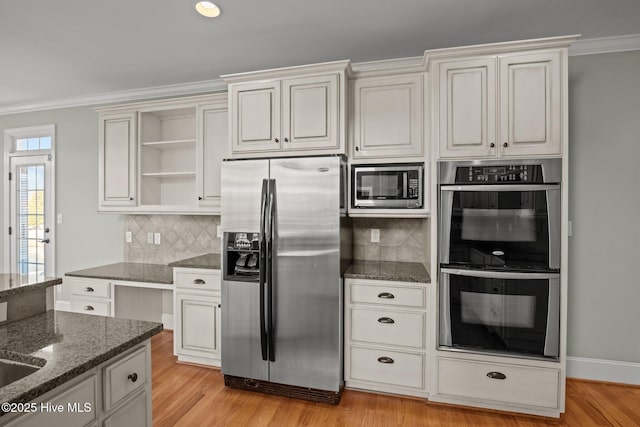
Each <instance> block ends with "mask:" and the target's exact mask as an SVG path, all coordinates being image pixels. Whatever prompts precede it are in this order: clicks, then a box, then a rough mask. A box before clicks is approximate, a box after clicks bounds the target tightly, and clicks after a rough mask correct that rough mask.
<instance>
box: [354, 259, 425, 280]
mask: <svg viewBox="0 0 640 427" xmlns="http://www.w3.org/2000/svg"><path fill="white" fill-rule="evenodd" d="M344 277H345V278H346V279H370V280H392V281H399V282H417V283H431V278H430V277H429V273H427V270H426V269H425V268H424V265H422V264H420V263H418V262H393V261H361V260H357V261H353V262H352V263H351V265H350V266H349V268H347V271H345V273H344Z"/></svg>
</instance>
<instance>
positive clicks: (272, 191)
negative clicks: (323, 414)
mask: <svg viewBox="0 0 640 427" xmlns="http://www.w3.org/2000/svg"><path fill="white" fill-rule="evenodd" d="M275 191H276V180H275V179H270V180H269V232H268V235H267V264H266V265H267V331H268V332H267V338H268V340H269V361H270V362H275V361H276V353H275V336H274V324H273V264H274V259H273V239H274V237H275V217H276V212H275V209H276V200H275V197H276V195H275Z"/></svg>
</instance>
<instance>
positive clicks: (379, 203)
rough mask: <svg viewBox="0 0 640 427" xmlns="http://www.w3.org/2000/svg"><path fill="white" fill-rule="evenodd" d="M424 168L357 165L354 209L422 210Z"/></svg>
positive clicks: (419, 166)
mask: <svg viewBox="0 0 640 427" xmlns="http://www.w3.org/2000/svg"><path fill="white" fill-rule="evenodd" d="M423 169H424V167H423V165H421V164H402V165H400V164H399V165H395V166H383V165H371V166H353V175H352V182H353V191H352V194H353V207H356V208H421V207H422V206H423V204H422V194H423V189H422V183H423Z"/></svg>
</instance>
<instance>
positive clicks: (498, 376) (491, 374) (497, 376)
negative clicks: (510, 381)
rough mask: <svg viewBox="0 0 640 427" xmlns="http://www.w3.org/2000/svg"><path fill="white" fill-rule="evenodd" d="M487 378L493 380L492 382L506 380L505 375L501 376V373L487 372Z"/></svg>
mask: <svg viewBox="0 0 640 427" xmlns="http://www.w3.org/2000/svg"><path fill="white" fill-rule="evenodd" d="M487 377H489V378H491V379H493V380H504V379H507V376H506V375H505V374H503V373H502V372H495V371H493V372H487Z"/></svg>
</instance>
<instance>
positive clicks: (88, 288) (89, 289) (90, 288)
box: [84, 286, 93, 292]
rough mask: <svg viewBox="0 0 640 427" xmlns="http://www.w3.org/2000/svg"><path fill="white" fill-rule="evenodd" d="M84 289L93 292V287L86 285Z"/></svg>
mask: <svg viewBox="0 0 640 427" xmlns="http://www.w3.org/2000/svg"><path fill="white" fill-rule="evenodd" d="M84 291H85V292H93V288H92V287H89V286H87V287H86V288H84Z"/></svg>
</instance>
